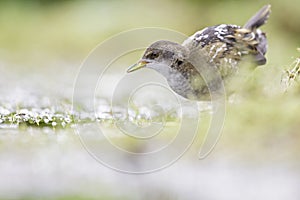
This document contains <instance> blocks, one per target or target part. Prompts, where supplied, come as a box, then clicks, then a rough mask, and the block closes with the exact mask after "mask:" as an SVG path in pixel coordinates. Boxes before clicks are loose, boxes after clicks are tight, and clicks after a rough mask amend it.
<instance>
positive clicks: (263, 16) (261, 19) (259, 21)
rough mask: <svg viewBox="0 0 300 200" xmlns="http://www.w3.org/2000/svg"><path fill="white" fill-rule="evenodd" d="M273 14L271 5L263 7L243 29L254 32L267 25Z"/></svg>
mask: <svg viewBox="0 0 300 200" xmlns="http://www.w3.org/2000/svg"><path fill="white" fill-rule="evenodd" d="M270 13H271V5H265V6H264V7H262V8H261V9H260V10H259V11H258V12H257V13H256V14H255V15H253V17H251V18H250V19H249V20H248V22H247V23H246V24H245V25H244V27H243V28H245V29H249V30H253V29H256V28H258V27H260V26H262V25H264V24H265V23H266V21H267V20H268V18H269V15H270Z"/></svg>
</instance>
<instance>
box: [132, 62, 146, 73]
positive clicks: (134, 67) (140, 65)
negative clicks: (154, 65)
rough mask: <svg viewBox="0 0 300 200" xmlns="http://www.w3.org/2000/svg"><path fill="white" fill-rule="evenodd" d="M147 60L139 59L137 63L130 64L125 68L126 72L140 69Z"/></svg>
mask: <svg viewBox="0 0 300 200" xmlns="http://www.w3.org/2000/svg"><path fill="white" fill-rule="evenodd" d="M148 63H149V62H147V61H145V60H141V61H139V62H138V63H136V64H134V65H132V66H130V67H129V68H128V69H127V73H130V72H133V71H136V70H138V69H141V68H143V67H145V66H146V65H147V64H148Z"/></svg>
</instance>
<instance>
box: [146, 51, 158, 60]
mask: <svg viewBox="0 0 300 200" xmlns="http://www.w3.org/2000/svg"><path fill="white" fill-rule="evenodd" d="M157 57H158V53H155V52H152V53H150V54H148V55H147V58H149V59H155V58H157Z"/></svg>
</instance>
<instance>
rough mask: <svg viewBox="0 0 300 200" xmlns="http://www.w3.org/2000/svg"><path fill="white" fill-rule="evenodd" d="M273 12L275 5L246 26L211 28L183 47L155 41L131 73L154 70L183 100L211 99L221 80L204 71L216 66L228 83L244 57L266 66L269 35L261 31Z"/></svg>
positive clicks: (262, 11) (199, 32) (199, 33)
mask: <svg viewBox="0 0 300 200" xmlns="http://www.w3.org/2000/svg"><path fill="white" fill-rule="evenodd" d="M270 12H271V6H270V5H266V6H264V7H263V8H261V9H260V10H259V11H258V12H257V13H256V14H255V15H254V16H253V17H252V18H250V19H249V20H248V22H247V23H246V24H245V25H244V26H243V27H241V26H237V25H228V24H221V25H216V26H211V27H207V28H205V29H203V30H201V31H198V32H196V33H195V34H194V35H192V36H191V37H189V38H188V39H186V40H185V41H184V42H183V43H182V44H178V43H175V42H171V41H165V40H161V41H157V42H154V43H153V44H151V45H150V46H149V47H148V48H147V49H146V51H145V53H144V55H143V57H142V59H141V60H140V61H139V62H138V63H137V64H134V65H133V66H131V67H130V68H129V69H128V70H127V72H133V71H135V70H138V69H140V68H144V67H146V68H151V69H154V70H156V71H157V72H159V73H160V74H162V75H163V76H164V77H165V78H166V79H167V81H168V84H169V86H170V87H171V89H172V90H173V91H174V92H176V93H177V94H179V95H181V96H182V97H185V98H187V99H190V100H209V99H210V92H214V91H212V90H217V89H218V83H217V82H218V81H219V80H218V81H217V79H214V78H208V79H207V80H206V77H205V78H203V77H202V76H203V74H202V73H201V71H202V70H203V69H205V68H209V67H212V66H215V67H216V68H217V69H218V71H219V73H220V76H221V78H222V80H223V81H225V82H226V81H227V80H228V79H229V78H230V77H232V76H233V75H235V74H236V73H237V71H238V69H239V63H240V62H241V61H242V60H245V59H244V58H249V59H250V61H251V62H253V63H254V64H255V65H257V66H258V65H264V64H265V63H266V58H265V54H266V51H267V39H266V34H265V33H263V32H262V31H261V30H260V29H258V28H259V27H260V26H262V25H263V24H265V23H266V21H267V19H268V17H269V15H270ZM198 58H200V59H198ZM195 61H196V62H195ZM208 85H210V86H209V88H208Z"/></svg>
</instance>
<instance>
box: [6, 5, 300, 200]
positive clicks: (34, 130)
mask: <svg viewBox="0 0 300 200" xmlns="http://www.w3.org/2000/svg"><path fill="white" fill-rule="evenodd" d="M265 4H271V5H272V14H271V17H270V19H269V21H268V23H267V24H266V25H264V26H263V28H262V29H263V30H264V31H265V32H266V33H267V36H268V41H269V49H268V52H267V59H268V62H267V64H266V65H264V66H261V67H259V68H256V70H255V71H254V72H253V73H252V74H251V76H250V78H249V79H248V80H247V81H246V83H245V84H243V85H242V86H241V88H240V90H239V91H238V92H237V94H236V95H233V96H231V97H230V98H229V100H228V103H227V108H226V119H225V123H224V127H223V132H222V137H221V138H220V140H219V142H218V144H217V146H216V148H215V149H214V151H213V153H212V154H210V155H209V157H207V158H206V159H204V160H198V158H197V152H198V150H199V147H200V145H201V142H202V141H203V137H204V136H203V134H202V135H201V134H199V135H200V136H199V137H198V138H197V140H196V141H195V142H194V145H193V146H192V148H191V149H190V150H189V151H188V152H187V153H186V154H185V156H183V158H182V159H180V160H179V161H178V162H176V163H175V164H173V165H172V166H170V167H168V168H167V169H164V170H162V171H159V172H156V173H153V174H147V175H127V174H122V173H119V172H115V171H113V170H111V169H108V168H106V167H104V166H102V165H100V164H99V163H98V162H97V161H96V160H95V159H93V158H92V157H91V156H90V155H89V154H88V153H87V152H86V151H85V149H84V148H83V146H82V145H81V143H80V140H79V139H78V137H77V135H76V134H75V133H74V132H73V130H72V128H67V129H53V128H49V127H48V128H47V127H46V128H43V129H42V128H40V127H26V126H25V127H24V126H22V127H10V126H9V127H7V126H6V127H1V129H0V177H1V180H0V198H1V199H64V200H65V199H105V200H106V199H111V200H113V199H130V200H132V199H162V200H166V199H210V200H213V199H218V200H219V199H273V200H275V199H299V198H300V192H299V185H300V170H299V169H300V168H299V167H300V166H299V165H300V162H299V158H300V132H299V130H300V123H299V122H300V112H298V110H300V102H299V97H300V86H299V83H298V82H293V83H292V84H291V85H290V86H288V88H287V87H286V85H285V84H284V83H283V81H282V79H283V78H284V77H285V76H286V73H284V71H285V70H288V69H289V70H290V69H292V68H293V67H294V66H295V64H293V62H294V61H295V60H296V59H297V58H299V56H300V52H298V51H297V50H296V49H297V48H298V47H300V38H299V35H300V24H299V19H300V2H299V0H285V1H277V0H252V1H249V0H248V1H244V0H240V1H238V0H188V1H179V0H174V1H171V0H160V1H158V0H154V1H138V0H131V1H129V0H123V1H121V0H120V1H116V0H113V1H108V0H107V1H106V0H101V1H83V0H82V1H80V0H74V1H72V0H69V1H67V0H65V1H60V0H28V1H22V0H11V1H0V44H1V45H0V77H1V78H0V92H1V97H0V111H1V109H2V111H3V109H8V110H11V111H13V110H15V111H16V110H18V109H20V108H22V107H31V108H32V107H47V106H49V107H51V106H54V105H55V106H56V107H59V108H61V109H62V110H63V109H66V108H65V107H64V106H66V107H68V106H69V102H70V101H71V98H72V88H73V83H74V81H75V78H76V75H77V73H78V70H79V67H80V65H81V63H82V62H83V60H84V59H85V58H86V57H87V55H88V54H89V53H90V51H91V50H93V49H94V48H95V47H96V46H97V45H98V44H99V43H101V42H103V41H104V40H106V39H107V38H109V37H111V36H113V35H115V34H118V33H120V32H122V31H126V30H129V29H133V28H143V27H161V28H168V29H172V30H176V31H178V32H181V33H183V34H186V35H192V34H193V33H194V32H196V31H198V30H200V29H202V28H204V27H206V26H212V25H215V24H221V23H228V24H237V25H243V24H244V23H245V22H246V21H247V20H248V19H249V17H251V16H252V15H253V14H254V13H255V12H256V11H257V10H259V9H260V8H261V7H262V6H263V5H265ZM120 45H122V44H120ZM108 51H109V50H108ZM108 53H109V52H108ZM135 56H137V57H135V58H134V59H133V60H138V59H139V55H135ZM120 66H122V65H120ZM126 68H127V64H126V66H124V69H122V70H125V69H126ZM108 85H109V83H108ZM44 97H46V98H44ZM62 102H63V103H62ZM62 104H64V105H62ZM65 104H66V105H65ZM2 114H3V112H2ZM208 118H209V117H204V119H203V121H204V122H207V124H208V121H209V119H208ZM173 123H175V124H176V121H175V122H173ZM207 124H206V125H203V126H204V127H205V126H207ZM108 129H110V131H111V132H113V131H114V129H113V128H109V127H108ZM200 129H201V127H200ZM203 129H205V128H203ZM169 131H170V132H172V126H171V127H169ZM199 133H201V131H200V132H199Z"/></svg>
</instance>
